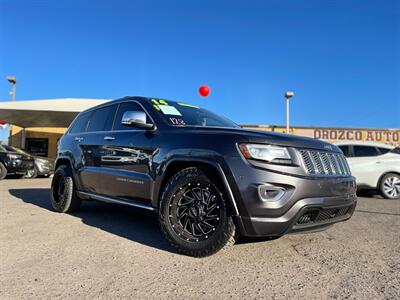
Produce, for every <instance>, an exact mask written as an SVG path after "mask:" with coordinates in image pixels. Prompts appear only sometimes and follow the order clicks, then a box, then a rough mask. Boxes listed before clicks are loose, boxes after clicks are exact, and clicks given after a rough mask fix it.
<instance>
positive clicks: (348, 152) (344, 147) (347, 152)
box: [339, 146, 350, 157]
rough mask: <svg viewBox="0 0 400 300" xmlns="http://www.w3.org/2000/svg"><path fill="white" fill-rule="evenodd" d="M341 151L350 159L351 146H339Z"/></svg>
mask: <svg viewBox="0 0 400 300" xmlns="http://www.w3.org/2000/svg"><path fill="white" fill-rule="evenodd" d="M339 148H340V150H342V152H343V154H344V156H346V157H350V147H349V146H339Z"/></svg>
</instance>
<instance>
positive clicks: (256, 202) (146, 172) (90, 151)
mask: <svg viewBox="0 0 400 300" xmlns="http://www.w3.org/2000/svg"><path fill="white" fill-rule="evenodd" d="M314 158H316V159H317V160H318V161H315V160H314ZM83 199H94V200H98V201H104V202H110V203H118V204H124V205H129V206H135V207H140V208H143V209H147V210H151V211H156V212H157V213H158V217H159V222H160V224H161V229H162V232H163V233H164V236H165V237H166V239H167V240H168V241H169V242H170V243H171V244H172V245H173V246H174V247H175V248H176V249H177V250H178V252H180V253H184V254H187V255H192V256H206V255H210V254H213V253H215V252H217V251H218V250H220V249H222V248H224V247H226V246H229V245H232V244H233V243H235V240H236V238H237V237H238V236H239V235H243V236H282V235H284V234H286V233H294V232H303V231H316V230H323V229H326V228H327V227H329V226H331V225H332V224H334V223H337V222H342V221H346V220H348V219H349V218H350V217H351V216H352V214H353V212H354V209H355V206H356V203H357V198H356V184H355V180H354V177H352V175H351V173H350V169H349V168H348V165H347V162H346V158H345V157H344V156H343V154H342V152H341V151H340V149H339V148H338V147H336V146H334V145H331V144H328V143H326V142H323V141H320V140H316V139H311V138H305V137H299V136H294V135H287V134H279V133H274V132H261V131H251V130H245V129H242V128H240V126H238V125H237V124H235V123H234V122H232V121H230V120H228V119H226V118H224V117H221V116H219V115H217V114H214V113H212V112H210V111H207V110H205V109H202V108H200V107H196V106H193V105H190V104H186V103H177V102H173V101H169V100H168V101H167V100H162V99H152V98H144V97H126V98H123V99H120V100H116V101H110V102H107V103H105V104H104V105H101V106H97V107H94V108H92V109H90V110H87V111H84V112H82V113H80V114H79V116H78V117H77V118H76V119H75V121H74V122H73V123H72V124H71V126H70V128H69V129H68V131H67V132H66V134H64V135H63V137H62V138H61V140H60V143H59V145H58V158H57V162H56V171H55V173H54V177H53V181H52V191H51V203H52V206H53V208H54V210H56V211H58V212H63V213H66V212H72V211H74V210H77V209H78V208H79V206H80V204H81V201H82V200H83Z"/></svg>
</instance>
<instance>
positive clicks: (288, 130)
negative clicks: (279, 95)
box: [285, 91, 294, 134]
mask: <svg viewBox="0 0 400 300" xmlns="http://www.w3.org/2000/svg"><path fill="white" fill-rule="evenodd" d="M293 96H294V93H293V92H289V91H288V92H286V93H285V98H286V133H287V134H289V133H290V126H289V99H290V98H292V97H293Z"/></svg>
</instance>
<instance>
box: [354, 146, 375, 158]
mask: <svg viewBox="0 0 400 300" xmlns="http://www.w3.org/2000/svg"><path fill="white" fill-rule="evenodd" d="M353 149H354V156H355V157H364V156H377V155H379V154H380V153H379V152H378V149H377V148H375V147H369V146H353Z"/></svg>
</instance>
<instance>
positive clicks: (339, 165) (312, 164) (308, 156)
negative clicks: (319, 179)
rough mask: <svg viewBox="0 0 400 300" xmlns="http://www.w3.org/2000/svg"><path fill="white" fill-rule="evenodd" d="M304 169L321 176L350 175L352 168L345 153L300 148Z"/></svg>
mask: <svg viewBox="0 0 400 300" xmlns="http://www.w3.org/2000/svg"><path fill="white" fill-rule="evenodd" d="M299 153H300V157H301V159H302V162H303V166H304V169H305V170H306V172H307V173H308V174H311V175H319V176H349V175H351V173H350V168H349V166H348V164H347V161H346V158H345V157H344V155H343V154H340V153H334V152H328V151H317V150H306V149H301V150H299Z"/></svg>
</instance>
